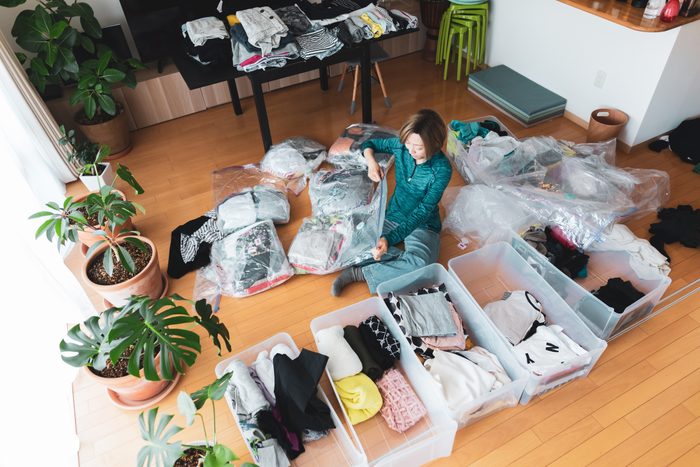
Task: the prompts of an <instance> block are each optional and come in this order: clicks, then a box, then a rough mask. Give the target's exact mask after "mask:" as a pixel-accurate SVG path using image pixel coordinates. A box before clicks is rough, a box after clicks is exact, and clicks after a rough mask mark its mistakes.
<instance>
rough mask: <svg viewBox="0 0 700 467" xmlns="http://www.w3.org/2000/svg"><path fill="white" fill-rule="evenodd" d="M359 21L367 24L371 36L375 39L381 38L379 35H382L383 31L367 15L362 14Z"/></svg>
mask: <svg viewBox="0 0 700 467" xmlns="http://www.w3.org/2000/svg"><path fill="white" fill-rule="evenodd" d="M360 19H361V20H362V21H364V22H365V23H367V24H368V25H369V27H370V28H372V34H374V38H375V39H376V38H377V37H381V35H382V34H384V29H383V28H382V27H381V26H380V25H379V24H377V23H375V22H374V21H372V18H370V17H369V15H368V14H367V13H362V14H361V15H360Z"/></svg>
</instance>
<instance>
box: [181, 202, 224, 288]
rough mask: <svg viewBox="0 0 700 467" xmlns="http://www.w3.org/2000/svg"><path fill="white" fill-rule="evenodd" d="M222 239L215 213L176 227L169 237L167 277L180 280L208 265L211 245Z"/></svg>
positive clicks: (206, 214) (212, 212) (208, 213)
mask: <svg viewBox="0 0 700 467" xmlns="http://www.w3.org/2000/svg"><path fill="white" fill-rule="evenodd" d="M221 238H223V233H222V232H221V230H220V229H219V227H218V225H217V223H216V211H209V212H207V213H205V214H204V215H203V216H199V217H198V218H196V219H192V220H191V221H188V222H186V223H185V224H182V225H180V226H178V227H177V228H176V229H174V230H173V232H172V233H171V235H170V252H169V254H168V275H169V276H170V277H174V278H176V279H177V278H180V277H182V276H184V275H185V274H187V273H188V272H190V271H194V270H195V269H199V268H201V267H204V266H206V265H208V264H209V262H210V253H211V247H212V244H213V243H214V242H215V241H217V240H220V239H221Z"/></svg>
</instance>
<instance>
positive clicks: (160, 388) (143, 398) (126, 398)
mask: <svg viewBox="0 0 700 467" xmlns="http://www.w3.org/2000/svg"><path fill="white" fill-rule="evenodd" d="M159 364H160V354H159V355H157V356H156V367H157V366H158V365H159ZM83 371H84V372H85V374H87V375H88V377H89V378H90V379H92V380H93V381H95V382H97V383H98V384H100V385H102V386H105V387H106V388H107V394H108V395H109V398H110V400H111V401H112V403H114V405H116V406H117V407H120V408H122V409H125V410H143V409H145V408H147V407H150V406H152V405H155V404H157V403H158V402H160V401H161V400H163V399H164V398H165V397H166V396H167V395H168V394H169V393H170V392H171V391H172V390H173V389H175V386H176V385H177V382H178V381H179V380H180V374H179V373H177V374H176V375H175V379H174V380H172V381H148V380H146V379H145V378H144V377H143V370H141V377H140V378H137V377H135V376H131V375H126V376H122V377H120V378H105V377H102V376H98V375H96V374H95V373H93V372H92V370H90V368H88V367H83Z"/></svg>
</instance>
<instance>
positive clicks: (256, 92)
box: [248, 77, 272, 152]
mask: <svg viewBox="0 0 700 467" xmlns="http://www.w3.org/2000/svg"><path fill="white" fill-rule="evenodd" d="M248 79H250V85H251V86H252V87H253V99H254V100H255V111H256V112H257V114H258V125H259V126H260V136H261V137H262V142H263V147H264V148H265V152H267V150H268V149H270V146H272V136H270V122H269V121H268V120H267V109H266V108H265V97H264V96H263V91H262V83H260V82H259V81H256V80H254V79H252V78H250V77H248Z"/></svg>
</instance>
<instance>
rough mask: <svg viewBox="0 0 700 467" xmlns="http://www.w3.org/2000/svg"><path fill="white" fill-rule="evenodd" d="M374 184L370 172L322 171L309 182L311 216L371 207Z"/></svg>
mask: <svg viewBox="0 0 700 467" xmlns="http://www.w3.org/2000/svg"><path fill="white" fill-rule="evenodd" d="M373 192H374V183H373V182H372V180H370V178H369V177H368V176H367V170H366V169H359V168H350V169H335V170H321V171H319V172H316V173H315V174H314V175H313V176H312V177H311V180H310V182H309V197H310V198H311V213H312V214H313V215H314V216H317V215H332V214H345V213H349V212H352V211H354V210H355V209H357V208H361V207H363V206H367V205H368V204H369V203H370V201H371V200H372V193H373Z"/></svg>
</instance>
